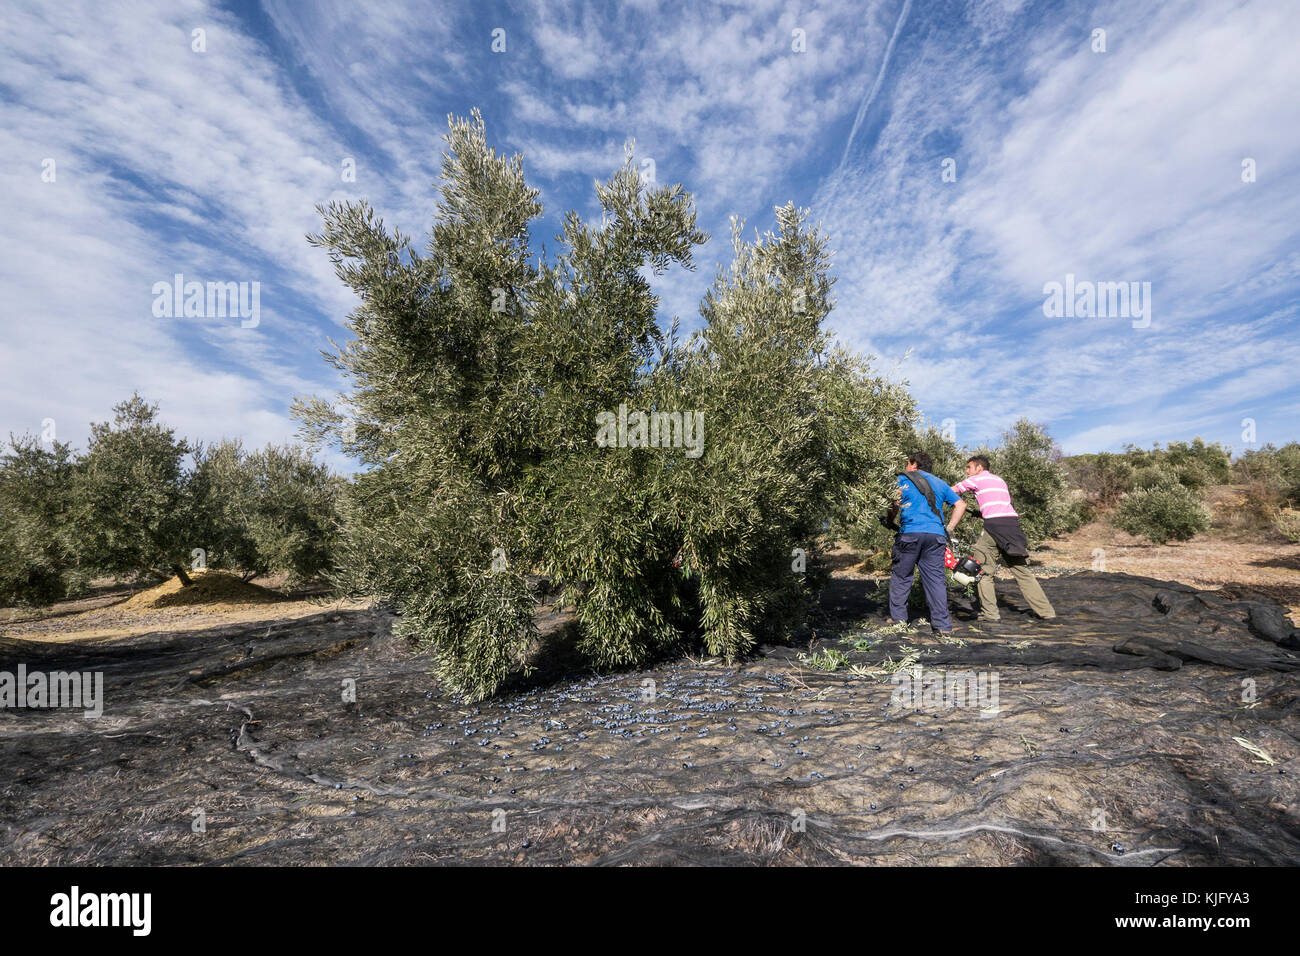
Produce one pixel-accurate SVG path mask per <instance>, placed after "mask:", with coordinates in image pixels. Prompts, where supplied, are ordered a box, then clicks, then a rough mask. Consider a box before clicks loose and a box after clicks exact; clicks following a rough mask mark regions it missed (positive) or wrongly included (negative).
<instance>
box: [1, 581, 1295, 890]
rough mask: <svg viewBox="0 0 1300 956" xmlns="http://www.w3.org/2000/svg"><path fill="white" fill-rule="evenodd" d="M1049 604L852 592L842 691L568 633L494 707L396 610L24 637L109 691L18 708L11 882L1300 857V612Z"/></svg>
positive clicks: (24, 647)
mask: <svg viewBox="0 0 1300 956" xmlns="http://www.w3.org/2000/svg"><path fill="white" fill-rule="evenodd" d="M1044 586H1045V588H1046V590H1047V592H1048V594H1049V596H1050V598H1051V600H1052V601H1053V602H1054V604H1055V606H1056V608H1057V610H1058V612H1059V614H1060V620H1061V623H1060V624H1057V625H1055V626H1047V625H1043V624H1040V623H1037V622H1035V621H1033V620H1031V619H1029V618H1028V617H1027V616H1026V614H1025V613H1024V608H1023V606H1022V605H1020V604H1018V595H1016V594H1015V589H1014V586H1011V587H1010V588H1008V587H1007V586H1003V587H1002V590H1003V591H1004V592H1006V591H1008V590H1010V592H1011V594H1010V595H1009V597H1008V599H1007V601H1006V603H1007V606H1006V607H1005V608H1004V612H1003V617H1004V624H1003V625H1002V627H1001V629H1000V630H998V631H997V632H996V633H989V632H976V631H974V630H972V625H971V623H970V622H969V621H968V620H962V618H963V617H969V615H962V614H960V613H959V615H958V624H957V633H956V637H957V639H958V640H960V641H964V643H942V642H941V641H940V640H939V639H938V638H936V637H934V636H931V635H930V634H929V633H928V632H919V631H918V632H913V633H891V632H887V631H881V630H879V628H878V625H876V626H871V625H870V624H869V623H868V622H869V621H871V620H875V621H877V622H878V621H879V619H880V616H881V614H882V612H883V605H882V604H881V599H880V596H879V595H878V594H877V593H876V591H875V588H876V585H874V584H873V583H871V582H864V581H849V580H843V579H837V580H836V581H835V582H834V584H833V587H832V588H831V590H830V591H829V592H828V593H827V594H826V596H825V599H824V601H823V603H822V607H821V610H820V613H819V616H818V618H817V620H816V624H817V627H816V638H817V644H816V648H815V649H816V650H819V651H824V650H825V649H827V648H830V649H832V650H838V651H840V652H842V653H843V654H844V655H845V657H846V658H847V663H846V664H843V665H842V666H840V668H839V669H838V670H837V671H835V672H833V673H825V672H822V671H819V670H816V669H813V668H811V667H810V666H809V665H808V662H807V660H801V659H800V654H801V653H806V652H807V650H808V648H806V647H803V646H799V647H765V648H763V651H762V654H761V655H759V656H757V657H755V658H754V659H752V660H750V661H747V662H745V663H744V664H742V665H741V666H739V667H727V666H724V665H722V664H720V663H717V662H712V661H708V660H689V659H680V660H674V661H665V662H662V663H661V664H660V665H659V666H656V667H653V668H649V669H646V670H643V671H636V672H624V673H616V674H606V675H593V674H590V673H588V672H584V671H582V670H581V665H580V663H579V662H578V661H577V660H576V658H575V657H574V656H573V655H572V652H571V645H572V635H571V633H570V632H569V631H568V630H567V628H566V627H565V626H564V621H563V618H561V617H559V616H558V615H550V616H549V617H548V618H547V619H546V621H545V622H544V623H546V624H548V625H551V626H550V627H549V629H548V630H547V632H546V636H545V638H544V642H545V646H544V647H542V648H540V649H539V658H538V659H539V661H540V662H542V663H543V664H544V666H542V667H541V668H540V669H539V670H538V671H536V672H535V673H533V674H532V675H531V676H530V677H528V678H522V677H521V678H517V679H516V680H514V681H513V682H512V684H511V685H510V687H509V689H508V691H507V692H506V693H504V694H502V695H501V696H500V697H499V698H497V699H494V700H491V701H488V702H485V703H482V704H479V705H464V704H461V703H459V702H457V701H456V700H454V699H452V698H450V697H448V696H445V695H443V694H442V693H440V692H439V690H438V688H437V687H436V685H435V684H434V682H433V681H432V679H431V678H430V677H429V666H428V661H427V660H425V659H424V658H422V657H420V656H417V655H413V654H412V653H411V652H410V651H409V650H408V649H407V648H406V647H405V646H402V645H400V644H399V643H398V642H396V641H395V639H394V638H392V637H391V634H390V628H389V624H390V620H391V619H390V618H389V617H387V616H386V615H384V614H381V613H377V612H349V613H326V614H321V615H319V616H316V617H312V618H307V619H303V620H298V621H292V622H286V623H284V624H283V625H281V626H272V627H271V628H270V629H269V630H268V628H267V626H266V625H265V624H262V625H258V626H255V627H247V628H232V629H226V630H214V631H206V632H196V633H182V634H164V633H158V634H148V635H144V636H141V637H138V638H133V639H130V640H127V641H122V642H117V643H114V644H112V645H109V646H104V645H101V646H98V647H88V646H85V645H80V646H73V645H68V644H63V645H59V644H39V645H38V644H26V643H22V644H20V643H18V642H15V641H12V640H7V641H0V670H10V671H12V670H14V668H15V666H16V664H17V663H18V662H20V661H21V662H22V663H24V664H25V665H26V666H27V668H29V669H43V670H46V671H52V670H80V671H95V670H99V671H103V673H104V682H105V711H104V716H103V717H102V718H100V719H99V720H97V721H89V720H86V719H84V718H83V717H81V716H80V715H79V713H78V712H75V711H71V712H70V711H17V710H8V711H0V730H2V731H3V740H2V741H0V788H2V790H0V863H3V864H7V865H8V864H17V863H61V864H68V863H83V862H91V863H143V864H186V863H223V864H231V863H248V864H256V863H292V864H297V863H322V864H324V863H367V864H371V863H374V864H421V863H441V862H457V861H465V862H490V863H777V864H807V863H866V862H879V863H909V862H920V863H1071V864H1076V863H1079V864H1088V863H1109V864H1118V865H1150V864H1155V863H1166V864H1175V865H1178V864H1183V865H1187V864H1209V863H1257V864H1295V863H1297V862H1300V787H1298V786H1297V782H1296V776H1297V773H1300V760H1297V754H1300V749H1298V747H1297V740H1296V732H1297V727H1300V703H1298V701H1300V692H1298V691H1297V682H1296V669H1297V667H1298V666H1300V634H1298V633H1297V632H1296V631H1295V630H1294V629H1292V628H1291V625H1290V623H1289V622H1288V621H1287V620H1286V618H1285V617H1284V616H1283V615H1282V613H1281V611H1280V609H1278V608H1277V607H1276V606H1275V605H1270V604H1267V603H1262V602H1257V601H1250V600H1226V599H1224V598H1223V597H1222V596H1216V595H1215V594H1214V593H1212V592H1201V591H1197V590H1195V589H1194V588H1190V587H1185V586H1182V585H1178V584H1171V583H1167V582H1159V581H1154V580H1150V579H1145V578H1138V577H1132V576H1127V575H1115V574H1091V573H1083V574H1074V575H1070V576H1067V577H1061V578H1055V579H1052V580H1049V581H1046V582H1044ZM810 637H811V635H810ZM855 648H862V649H855ZM903 660H909V661H914V662H915V666H917V667H920V668H921V671H920V672H919V673H920V674H921V675H922V685H925V684H926V675H929V674H933V673H939V674H947V675H949V676H951V675H953V674H961V673H962V672H966V671H969V672H972V673H974V674H979V673H982V674H984V675H986V676H987V675H990V674H995V675H996V676H997V678H998V697H997V707H996V712H995V713H988V711H991V710H993V708H987V707H985V708H983V709H981V708H980V707H972V706H956V707H952V706H944V705H943V702H939V701H930V702H927V701H926V699H925V695H924V692H922V693H921V698H922V699H921V707H920V709H910V708H905V707H902V706H900V705H899V702H898V700H897V699H896V698H897V695H898V693H899V691H900V688H901V687H904V686H906V684H905V682H903V680H902V678H901V677H900V678H890V677H888V676H886V675H885V674H884V673H883V672H882V671H881V670H880V668H881V665H882V663H883V664H885V665H886V666H887V667H888V666H896V665H897V662H899V661H903ZM873 670H874V671H875V676H872V675H871V674H870V673H868V672H871V671H873ZM916 673H918V672H916V671H914V670H912V669H911V668H910V667H909V668H907V669H905V670H904V671H902V674H904V675H911V674H916ZM879 678H883V679H879ZM345 680H354V681H355V682H356V693H357V701H358V702H357V703H356V704H350V703H345V702H344V701H343V693H342V690H343V682H344V681H345ZM647 681H653V682H654V685H653V693H654V699H653V700H647V699H646V698H647V696H648V695H649V692H650V690H651V687H650V685H648V684H646V682H647ZM930 686H932V685H930ZM986 702H987V701H986V700H981V704H983V703H986ZM1234 738H1240V739H1241V740H1243V741H1245V742H1247V743H1249V744H1250V745H1252V746H1253V747H1256V748H1259V749H1260V751H1262V753H1263V754H1267V757H1268V759H1271V760H1273V761H1274V762H1273V763H1272V764H1269V763H1268V762H1266V761H1265V758H1264V757H1262V756H1259V755H1257V754H1255V753H1252V752H1251V751H1250V750H1248V749H1247V748H1246V747H1244V746H1243V745H1242V744H1240V743H1238V742H1236V741H1235V740H1234ZM1261 761H1264V762H1261ZM197 809H201V810H202V811H203V814H204V817H205V820H206V832H203V833H195V832H193V829H192V823H193V821H194V819H195V813H194V811H195V810H197ZM503 828H504V829H503Z"/></svg>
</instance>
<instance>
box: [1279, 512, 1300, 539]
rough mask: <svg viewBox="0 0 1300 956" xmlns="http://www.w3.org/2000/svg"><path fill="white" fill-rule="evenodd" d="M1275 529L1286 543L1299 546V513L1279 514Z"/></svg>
mask: <svg viewBox="0 0 1300 956" xmlns="http://www.w3.org/2000/svg"><path fill="white" fill-rule="evenodd" d="M1275 527H1276V528H1277V530H1278V532H1279V533H1280V534H1282V535H1283V536H1284V537H1286V539H1287V540H1288V541H1290V542H1292V543H1294V544H1300V511H1289V510H1288V511H1282V512H1280V513H1279V514H1278V516H1277V523H1276V524H1275Z"/></svg>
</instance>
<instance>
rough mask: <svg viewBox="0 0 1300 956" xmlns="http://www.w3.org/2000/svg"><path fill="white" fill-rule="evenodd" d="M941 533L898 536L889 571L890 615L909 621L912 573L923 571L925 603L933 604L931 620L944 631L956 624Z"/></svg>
mask: <svg viewBox="0 0 1300 956" xmlns="http://www.w3.org/2000/svg"><path fill="white" fill-rule="evenodd" d="M946 545H947V541H946V540H945V539H944V536H943V535H941V534H900V535H897V536H895V538H894V550H893V554H892V557H893V568H892V570H891V571H890V574H889V616H890V617H892V618H893V619H894V620H895V621H906V620H907V596H908V595H909V594H910V593H911V591H912V572H913V571H914V570H915V569H917V568H919V569H920V571H921V587H922V588H924V589H925V603H926V604H928V605H929V606H930V623H931V624H932V625H934V626H935V627H936V628H938V629H939V630H941V631H946V630H949V629H950V628H951V627H952V618H951V617H949V616H948V586H947V584H946V583H945V582H944V577H943V549H944V547H945V546H946Z"/></svg>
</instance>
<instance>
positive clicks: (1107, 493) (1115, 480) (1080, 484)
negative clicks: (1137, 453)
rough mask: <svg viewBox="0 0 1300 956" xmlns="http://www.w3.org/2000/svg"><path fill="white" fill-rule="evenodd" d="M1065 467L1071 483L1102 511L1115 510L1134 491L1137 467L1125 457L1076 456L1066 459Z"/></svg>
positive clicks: (1103, 454) (1100, 454) (1110, 453)
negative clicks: (1127, 493)
mask: <svg viewBox="0 0 1300 956" xmlns="http://www.w3.org/2000/svg"><path fill="white" fill-rule="evenodd" d="M1061 465H1062V467H1063V468H1064V469H1065V473H1066V480H1067V484H1068V485H1069V486H1070V487H1073V488H1078V489H1079V490H1081V491H1082V492H1083V494H1084V497H1085V498H1086V499H1087V501H1089V502H1091V503H1092V504H1093V505H1095V506H1097V507H1099V508H1110V507H1112V506H1113V505H1114V504H1115V503H1116V502H1117V501H1119V499H1120V496H1121V495H1123V494H1124V493H1125V492H1127V491H1131V490H1132V489H1133V464H1132V463H1131V462H1130V461H1129V460H1128V457H1127V456H1125V455H1117V454H1114V453H1113V452H1099V453H1098V454H1095V455H1075V456H1073V457H1071V458H1065V459H1062V461H1061Z"/></svg>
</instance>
